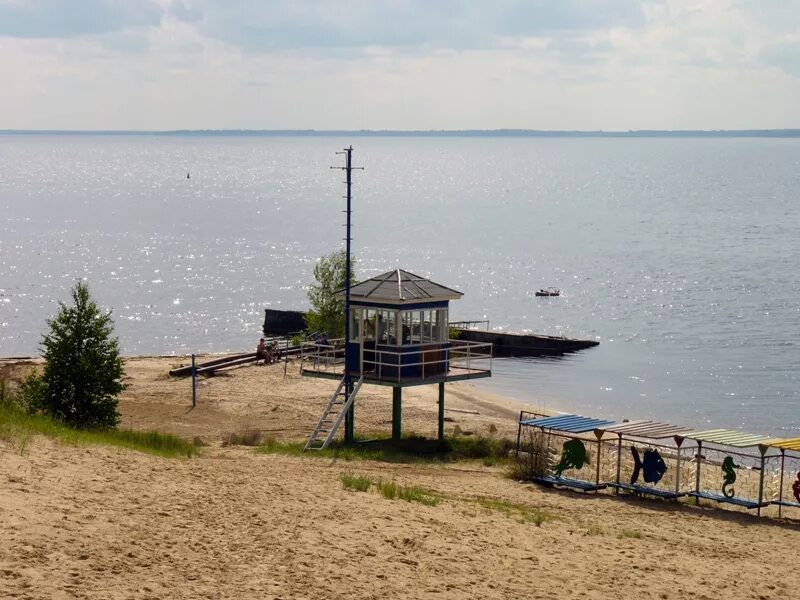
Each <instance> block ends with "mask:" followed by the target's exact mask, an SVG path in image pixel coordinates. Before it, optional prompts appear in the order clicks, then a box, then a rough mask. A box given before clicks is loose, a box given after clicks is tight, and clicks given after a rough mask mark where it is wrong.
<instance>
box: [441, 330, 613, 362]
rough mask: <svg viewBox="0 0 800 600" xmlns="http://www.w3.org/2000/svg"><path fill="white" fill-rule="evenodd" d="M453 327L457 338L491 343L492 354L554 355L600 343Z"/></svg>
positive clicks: (550, 336)
mask: <svg viewBox="0 0 800 600" xmlns="http://www.w3.org/2000/svg"><path fill="white" fill-rule="evenodd" d="M454 329H455V330H456V331H458V339H460V340H467V341H469V342H488V343H491V344H492V353H493V354H494V356H556V355H559V354H565V353H567V352H575V351H577V350H583V349H585V348H591V347H592V346H597V345H599V344H600V342H598V341H595V340H575V339H570V338H565V337H558V336H552V335H536V334H519V333H501V332H498V331H485V330H479V329H462V328H454Z"/></svg>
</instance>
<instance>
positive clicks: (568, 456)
mask: <svg viewBox="0 0 800 600" xmlns="http://www.w3.org/2000/svg"><path fill="white" fill-rule="evenodd" d="M585 464H586V465H588V464H589V456H588V455H587V454H586V447H585V446H584V445H583V442H581V441H580V440H569V441H568V442H564V451H563V453H562V454H561V460H560V461H558V464H557V465H556V468H555V475H556V477H561V473H563V472H564V471H566V470H567V469H569V468H575V469H580V468H581V467H583V465H585Z"/></svg>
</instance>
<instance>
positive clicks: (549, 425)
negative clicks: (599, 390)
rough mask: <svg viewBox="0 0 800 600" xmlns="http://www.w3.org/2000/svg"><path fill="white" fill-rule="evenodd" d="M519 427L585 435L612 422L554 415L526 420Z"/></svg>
mask: <svg viewBox="0 0 800 600" xmlns="http://www.w3.org/2000/svg"><path fill="white" fill-rule="evenodd" d="M520 424H521V425H528V426H530V427H542V428H543V429H555V430H556V431H566V432H567V433H586V432H587V431H594V430H595V429H601V428H603V427H607V426H609V425H613V424H614V421H608V420H606V419H592V418H591V417H582V416H580V415H556V416H554V417H544V418H542V419H528V420H526V421H520Z"/></svg>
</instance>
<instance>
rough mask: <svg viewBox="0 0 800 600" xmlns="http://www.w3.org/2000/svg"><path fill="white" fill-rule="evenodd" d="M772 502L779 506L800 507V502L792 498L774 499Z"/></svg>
mask: <svg viewBox="0 0 800 600" xmlns="http://www.w3.org/2000/svg"><path fill="white" fill-rule="evenodd" d="M770 504H776V505H778V506H791V507H792V508H800V502H792V501H791V500H773V501H772V502H770Z"/></svg>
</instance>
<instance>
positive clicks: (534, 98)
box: [0, 0, 800, 130]
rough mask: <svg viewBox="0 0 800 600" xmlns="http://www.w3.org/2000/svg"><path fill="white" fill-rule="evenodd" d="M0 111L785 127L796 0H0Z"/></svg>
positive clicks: (798, 50)
mask: <svg viewBox="0 0 800 600" xmlns="http://www.w3.org/2000/svg"><path fill="white" fill-rule="evenodd" d="M0 81H2V82H3V83H2V84H0V129H8V128H25V129H146V130H160V129H223V128H247V129H311V128H313V129H473V128H476V129H494V128H531V129H606V130H626V129H649V128H653V129H743V128H788V127H793V128H797V127H800V0H646V1H635V0H527V1H525V0H337V1H335V2H334V1H322V0H317V1H315V0H283V1H277V0H0Z"/></svg>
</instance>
